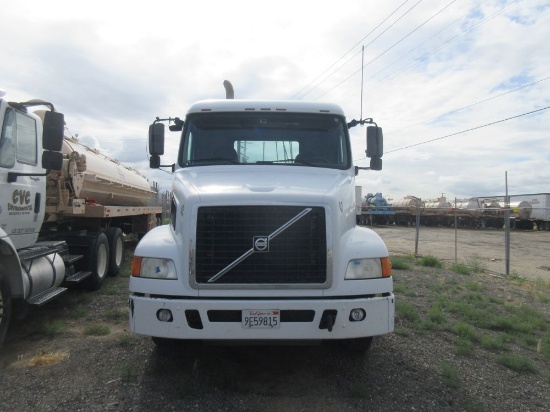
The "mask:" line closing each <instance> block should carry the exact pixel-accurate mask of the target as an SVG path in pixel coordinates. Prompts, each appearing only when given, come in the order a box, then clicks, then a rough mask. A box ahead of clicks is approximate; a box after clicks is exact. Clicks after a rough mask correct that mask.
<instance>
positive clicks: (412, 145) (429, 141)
mask: <svg viewBox="0 0 550 412" xmlns="http://www.w3.org/2000/svg"><path fill="white" fill-rule="evenodd" d="M548 109H550V106H546V107H543V108H541V109H536V110H532V111H530V112H527V113H522V114H518V115H516V116H512V117H507V118H506V119H501V120H497V121H494V122H491V123H486V124H484V125H481V126H476V127H472V128H470V129H466V130H462V131H460V132H456V133H451V134H448V135H445V136H440V137H436V138H435V139H430V140H426V141H424V142H419V143H414V144H411V145H408V146H403V147H400V148H398V149H393V150H390V151H387V152H384V154H388V153H393V152H398V151H400V150H405V149H410V148H411V147H416V146H420V145H423V144H426V143H431V142H435V141H437V140H442V139H446V138H447V137H452V136H457V135H459V134H462V133H467V132H471V131H472V130H478V129H482V128H484V127H488V126H492V125H495V124H498V123H503V122H506V121H508V120H512V119H517V118H518V117H522V116H527V115H529V114H533V113H537V112H542V111H543V110H548ZM364 159H366V157H362V158H361V159H355V160H354V161H359V160H364Z"/></svg>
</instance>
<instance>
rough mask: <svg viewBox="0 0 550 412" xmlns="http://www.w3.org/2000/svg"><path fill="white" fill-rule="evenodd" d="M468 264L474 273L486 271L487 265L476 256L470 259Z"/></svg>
mask: <svg viewBox="0 0 550 412" xmlns="http://www.w3.org/2000/svg"><path fill="white" fill-rule="evenodd" d="M468 266H469V267H470V268H471V269H472V272H474V273H482V272H484V271H485V269H486V268H485V265H484V264H483V263H482V262H481V260H479V259H478V258H477V257H474V258H472V259H470V260H469V261H468Z"/></svg>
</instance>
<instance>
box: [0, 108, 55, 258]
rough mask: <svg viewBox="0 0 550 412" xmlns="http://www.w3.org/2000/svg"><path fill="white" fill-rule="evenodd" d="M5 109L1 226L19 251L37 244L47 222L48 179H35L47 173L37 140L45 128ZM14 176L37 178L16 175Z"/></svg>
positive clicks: (33, 118) (0, 172) (0, 161)
mask: <svg viewBox="0 0 550 412" xmlns="http://www.w3.org/2000/svg"><path fill="white" fill-rule="evenodd" d="M2 103H4V102H2ZM3 106H4V107H3V109H4V110H1V111H0V115H1V116H2V118H1V121H2V134H1V135H0V227H1V228H2V230H3V231H4V232H5V233H6V234H7V235H8V236H10V239H11V240H12V242H13V244H14V245H15V247H16V248H17V249H20V248H22V247H26V246H30V245H32V244H33V243H35V242H36V240H37V238H38V233H39V231H40V227H41V225H42V220H43V219H44V206H45V194H44V192H45V177H44V176H36V174H44V170H43V169H42V166H41V164H40V157H39V153H40V154H41V144H40V142H39V138H38V137H39V136H41V133H42V125H41V123H40V120H39V118H38V117H37V116H35V115H30V114H28V113H25V112H23V111H20V110H16V109H14V108H13V107H10V106H8V105H7V104H6V105H4V104H3ZM39 148H40V149H39ZM14 173H26V174H35V176H19V175H17V176H15V175H14ZM10 174H11V177H12V179H9V177H10ZM14 176H15V179H13V177H14ZM10 180H14V181H11V182H10Z"/></svg>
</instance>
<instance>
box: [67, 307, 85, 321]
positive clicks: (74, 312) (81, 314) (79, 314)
mask: <svg viewBox="0 0 550 412" xmlns="http://www.w3.org/2000/svg"><path fill="white" fill-rule="evenodd" d="M88 314H89V311H88V309H86V308H84V307H82V306H78V307H76V308H74V309H71V317H72V318H74V319H80V318H85V317H86V316H88Z"/></svg>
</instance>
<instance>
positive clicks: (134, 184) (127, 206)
mask: <svg viewBox="0 0 550 412" xmlns="http://www.w3.org/2000/svg"><path fill="white" fill-rule="evenodd" d="M2 97H3V96H2V95H0V133H1V134H0V346H1V345H2V342H3V341H4V339H5V336H6V333H7V330H8V325H9V323H10V319H11V318H12V316H20V317H22V316H23V314H24V313H25V312H26V310H27V309H28V306H29V305H33V306H41V305H44V304H45V303H47V302H49V301H50V300H52V299H54V298H55V297H57V296H59V295H60V294H62V293H63V292H65V291H66V290H67V289H68V287H70V286H71V285H77V284H84V285H85V286H87V287H88V288H90V289H97V288H99V287H100V286H101V284H102V283H103V281H104V279H105V277H106V276H107V275H108V274H110V275H112V276H115V275H117V274H118V272H119V270H120V266H121V264H122V261H123V251H124V241H123V240H124V239H123V232H124V233H136V234H138V235H140V234H144V233H145V232H147V231H148V230H149V229H150V228H152V227H154V226H156V225H157V223H158V220H159V219H160V215H161V212H162V208H161V207H160V206H152V205H150V204H149V202H150V200H151V199H152V197H154V194H155V193H154V191H153V190H151V187H150V183H149V181H148V180H147V179H146V178H145V176H143V175H142V174H140V173H139V172H138V171H137V170H135V169H131V168H129V167H127V166H124V165H122V164H120V163H118V162H117V161H116V160H113V159H110V158H108V157H106V156H104V155H102V154H101V153H99V152H98V151H97V150H94V149H90V148H88V147H86V146H84V145H82V144H80V143H79V142H78V141H77V140H76V139H74V138H71V137H64V127H65V126H64V118H63V115H62V114H61V113H57V112H55V111H54V107H53V105H52V104H51V103H46V102H43V101H29V102H22V103H17V102H8V101H6V100H5V99H3V98H2ZM36 106H46V107H49V108H50V111H38V112H37V114H36V113H32V112H31V111H30V109H32V108H34V107H36Z"/></svg>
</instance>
